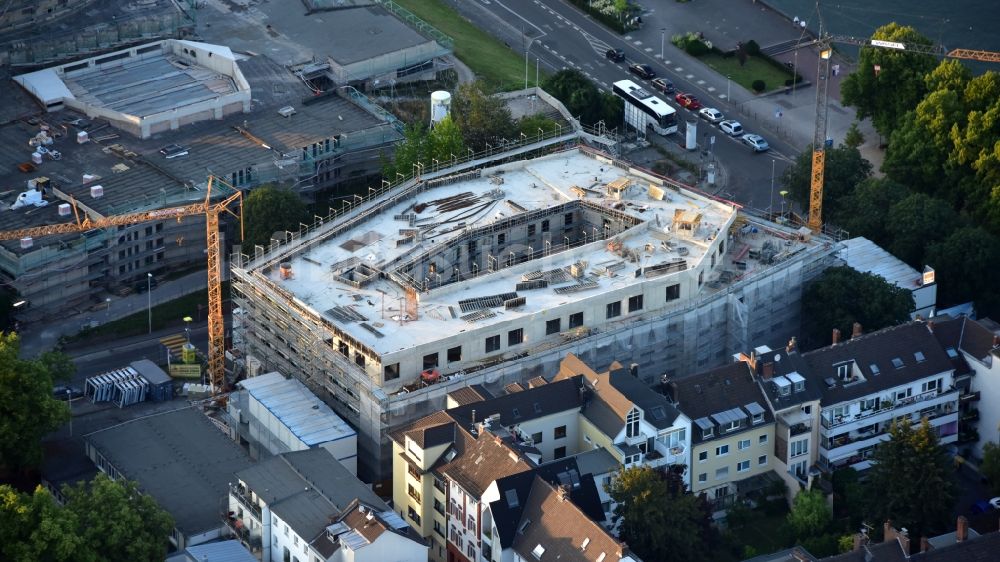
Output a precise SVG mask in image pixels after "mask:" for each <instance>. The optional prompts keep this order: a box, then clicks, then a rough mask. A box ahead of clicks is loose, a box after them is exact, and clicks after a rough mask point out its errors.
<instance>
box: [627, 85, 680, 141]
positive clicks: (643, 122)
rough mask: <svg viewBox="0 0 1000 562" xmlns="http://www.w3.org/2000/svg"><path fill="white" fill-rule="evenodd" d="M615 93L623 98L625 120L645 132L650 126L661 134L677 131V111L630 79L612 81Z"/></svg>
mask: <svg viewBox="0 0 1000 562" xmlns="http://www.w3.org/2000/svg"><path fill="white" fill-rule="evenodd" d="M613 90H614V92H615V95H617V96H619V97H621V98H622V99H624V100H625V122H626V123H628V124H629V125H632V126H633V127H635V128H636V129H639V130H640V131H642V132H645V130H646V127H647V126H648V127H652V128H653V130H654V131H656V132H657V133H659V134H661V135H672V134H674V133H676V132H677V111H676V110H675V109H674V108H672V107H670V105H668V104H667V102H665V101H663V100H661V99H660V98H658V97H656V96H654V95H653V94H651V93H649V91H648V90H645V89H643V87H642V86H639V85H638V84H636V83H635V82H633V81H631V80H619V81H617V82H615V83H614V88H613Z"/></svg>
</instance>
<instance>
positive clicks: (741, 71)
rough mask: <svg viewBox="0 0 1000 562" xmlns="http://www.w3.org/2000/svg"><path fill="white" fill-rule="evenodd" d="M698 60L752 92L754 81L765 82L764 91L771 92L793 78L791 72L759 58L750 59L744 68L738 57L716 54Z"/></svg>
mask: <svg viewBox="0 0 1000 562" xmlns="http://www.w3.org/2000/svg"><path fill="white" fill-rule="evenodd" d="M698 60H700V61H701V62H703V63H705V64H707V65H708V66H710V67H712V68H713V69H714V70H715V71H716V72H718V73H719V74H721V75H722V76H728V77H729V78H730V79H731V80H732V81H733V82H736V83H737V84H739V85H740V86H743V87H744V88H746V89H747V90H749V91H751V92H752V91H753V87H752V85H753V81H754V80H763V81H764V84H766V85H767V87H766V88H764V91H765V92H770V91H771V90H774V89H776V88H781V87H783V86H784V85H785V80H788V79H790V78H791V77H792V73H791V72H789V71H787V70H782V69H780V68H778V67H776V66H774V65H773V64H771V63H769V62H767V61H766V60H763V59H760V58H758V57H748V58H747V63H746V64H745V65H743V66H740V61H739V60H738V59H737V58H736V57H723V56H722V55H718V54H716V53H709V54H707V55H705V56H702V57H698Z"/></svg>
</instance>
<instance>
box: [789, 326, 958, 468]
mask: <svg viewBox="0 0 1000 562" xmlns="http://www.w3.org/2000/svg"><path fill="white" fill-rule="evenodd" d="M802 359H803V360H804V362H805V370H804V372H803V373H802V374H803V376H804V377H805V378H806V379H808V381H809V383H810V384H817V385H822V387H823V397H822V399H821V402H820V406H821V409H822V411H821V416H820V422H821V423H820V432H819V457H818V463H819V466H820V468H822V469H830V470H832V469H837V468H842V467H845V466H850V467H853V468H854V469H856V470H864V469H866V468H868V467H869V466H870V465H871V463H870V460H869V459H870V458H871V457H872V455H873V453H874V452H875V447H876V446H877V445H878V444H879V443H881V442H882V441H886V440H888V439H889V434H888V430H889V428H890V426H891V424H892V422H894V421H901V420H904V419H909V420H910V421H912V422H914V423H917V422H919V421H920V420H921V419H923V418H926V419H928V420H929V422H930V424H931V426H932V427H934V429H935V431H936V433H937V435H938V437H939V439H940V442H941V443H942V444H948V443H954V442H955V441H956V440H957V439H958V405H959V389H958V388H957V387H956V386H955V376H954V374H955V366H954V365H953V364H952V362H951V359H950V358H949V357H948V353H946V351H945V350H944V349H943V348H942V346H941V344H940V343H939V342H938V341H937V339H935V337H934V334H933V333H932V332H931V330H930V329H929V327H928V325H927V323H925V322H922V321H916V322H910V323H908V324H903V325H900V326H895V327H892V328H886V329H884V330H880V331H878V332H873V333H871V334H861V331H860V326H855V330H854V334H852V337H851V339H849V340H846V341H838V342H837V343H835V344H833V345H830V346H827V347H824V348H821V349H817V350H814V351H810V352H808V353H804V354H803V355H802ZM790 446H791V444H790Z"/></svg>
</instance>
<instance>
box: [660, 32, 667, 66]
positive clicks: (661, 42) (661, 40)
mask: <svg viewBox="0 0 1000 562" xmlns="http://www.w3.org/2000/svg"><path fill="white" fill-rule="evenodd" d="M666 34H667V28H665V27H661V28H660V60H663V39H664V37H666Z"/></svg>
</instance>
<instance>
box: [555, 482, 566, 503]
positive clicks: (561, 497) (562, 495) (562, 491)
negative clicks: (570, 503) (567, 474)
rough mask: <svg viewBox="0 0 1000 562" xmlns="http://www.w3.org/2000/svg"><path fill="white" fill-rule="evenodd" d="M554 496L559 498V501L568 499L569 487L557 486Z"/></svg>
mask: <svg viewBox="0 0 1000 562" xmlns="http://www.w3.org/2000/svg"><path fill="white" fill-rule="evenodd" d="M556 495H557V496H559V501H566V498H567V497H569V487H568V486H557V487H556Z"/></svg>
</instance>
